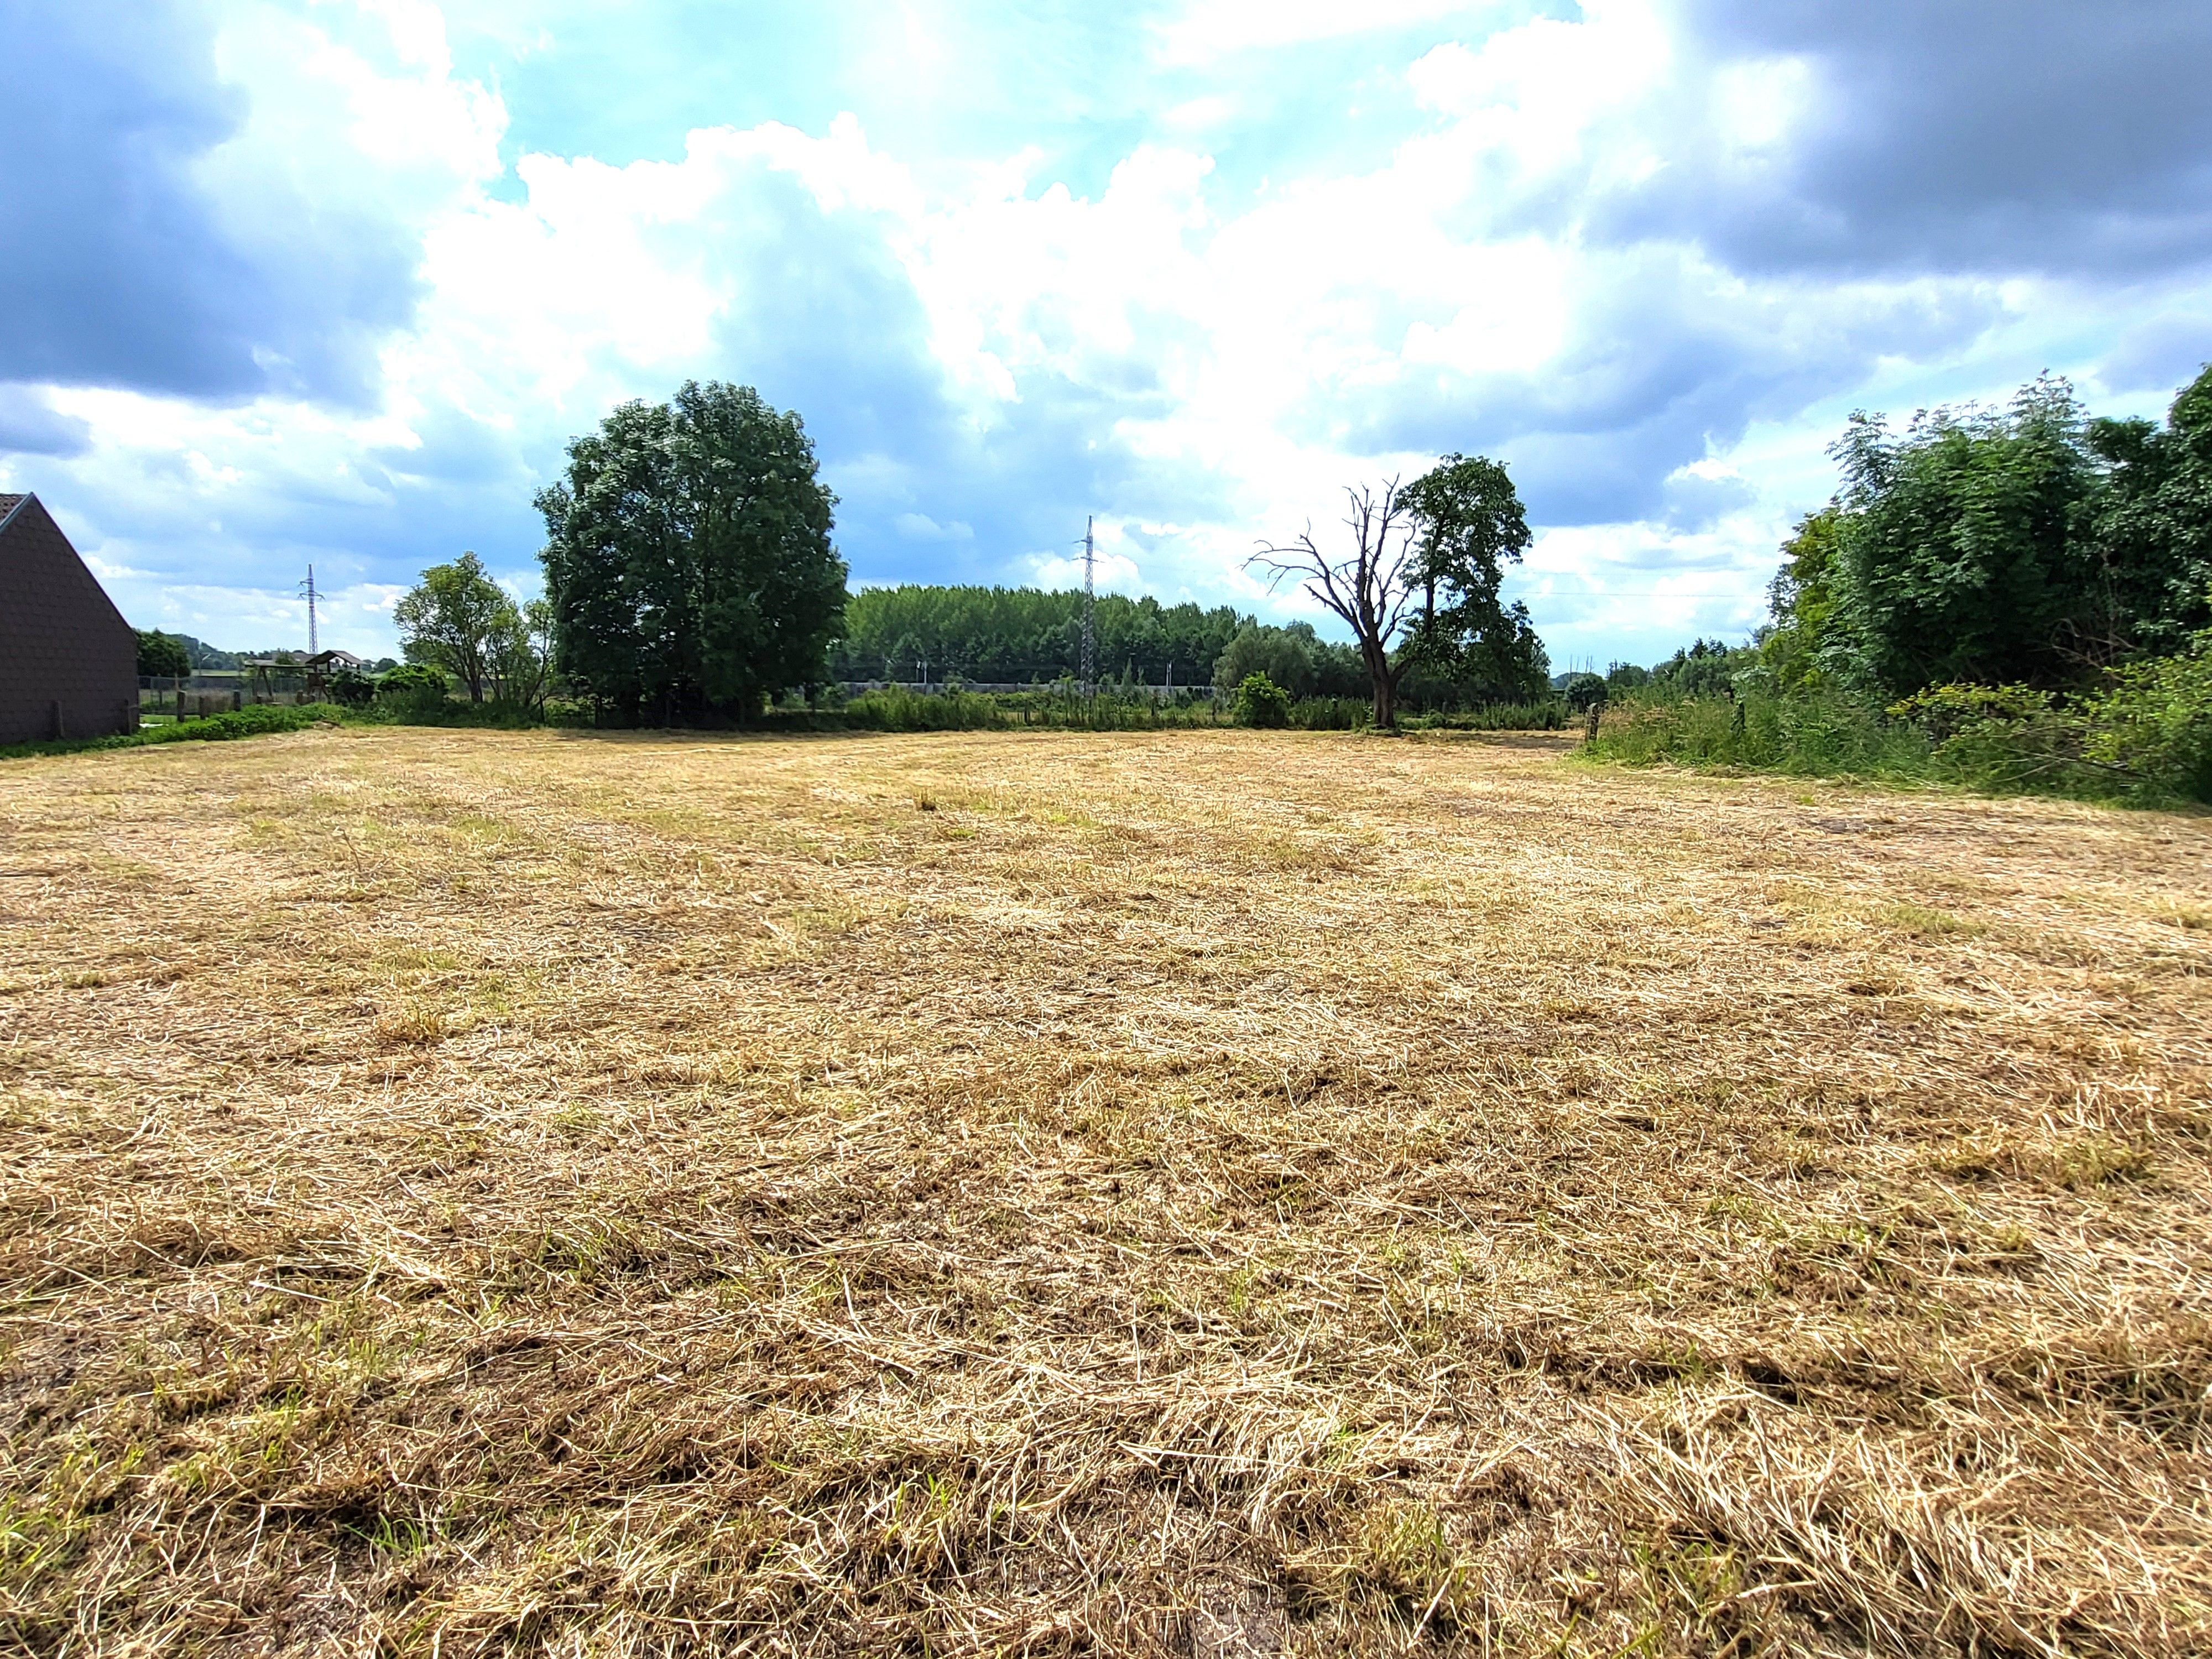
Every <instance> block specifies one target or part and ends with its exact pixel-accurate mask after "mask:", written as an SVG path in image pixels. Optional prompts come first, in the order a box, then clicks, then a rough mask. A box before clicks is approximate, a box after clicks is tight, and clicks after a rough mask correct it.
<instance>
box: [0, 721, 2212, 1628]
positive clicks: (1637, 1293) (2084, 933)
mask: <svg viewBox="0 0 2212 1659" xmlns="http://www.w3.org/2000/svg"><path fill="white" fill-rule="evenodd" d="M2208 848H2212V842H2208V837H2207V834H2206V824H2205V822H2204V821H2203V820H2202V819H2194V818H2182V817H2160V816H2157V815H2150V814H2136V815H2124V814H2117V813H2111V812H2104V811H2096V810H2093V809H2089V808H2085V807H2078V806H2071V805H2063V804H2058V803H2051V802H1990V801H1978V800H1968V799H1959V798H1954V797H1947V796H1941V795H1933V794H1930V795H1922V796H1911V797H1904V796H1896V797H1880V796H1874V795H1863V794H1851V793H1845V792H1842V791H1838V790H1832V789H1826V788H1820V789H1815V790H1809V791H1808V790H1802V789H1801V788H1800V787H1797V786H1787V787H1784V786H1782V785H1778V784H1772V783H1769V782H1763V781H1726V780H1713V779H1697V778H1686V777H1680V776H1674V775H1666V774H1661V773H1643V774H1634V775H1626V774H1621V773H1618V772H1613V771H1607V770H1601V769H1577V768H1576V767H1573V766H1571V764H1569V763H1566V762H1565V761H1564V760H1563V759H1562V758H1561V757H1560V756H1559V753H1558V752H1556V751H1555V750H1552V749H1549V748H1547V747H1545V746H1543V745H1542V744H1536V743H1531V744H1526V745H1522V744H1514V743H1510V742H1504V743H1474V742H1445V741H1436V742H1419V743H1416V742H1401V743H1397V744H1392V743H1388V742H1385V741H1382V740H1377V739H1371V738H1351V737H1334V736H1328V735H1322V734H1310V735H1309V734H1281V735H1274V734H1256V733H1255V734H1230V733H1190V734H1163V735H1157V736H1153V735H1136V734H1128V735H1118V736H1116V735H1102V736H1079V735H1071V734H1052V735H1017V734H994V735H993V736H990V737H988V738H953V737H913V738H836V739H792V740H782V741H761V740H751V741H747V740H734V739H733V740H721V739H710V740H705V741H699V740H693V741H675V740H659V739H653V738H599V737H589V736H563V735H560V734H554V733H545V732H524V733H479V732H468V733H450V732H420V731H374V730H371V731H359V730H344V731H321V732H308V733H302V734H300V735H297V736H290V737H277V738H270V739H268V740H266V741H264V742H262V743H258V744H252V745H225V746H224V747H223V748H222V749H220V750H213V749H199V748H197V746H179V747H173V748H170V749H167V750H142V751H136V752H131V753H124V754H115V755H100V756H86V757H74V758H69V759H58V760H52V761H45V762H40V763H32V764H29V765H27V766H26V767H24V768H22V769H14V770H10V771H9V773H8V774H7V775H6V776H5V777H4V779H0V1294H4V1298H5V1299H4V1304H0V1343H4V1351H0V1432H4V1443H0V1650H4V1651H6V1652H9V1653H14V1654H25V1655H29V1654H38V1655H55V1656H59V1655H72V1656H73V1655H81V1654H85V1655H88V1654H101V1653H112V1654H126V1653H129V1654H137V1653H146V1654H152V1653H161V1654H185V1655H200V1654H205V1655H247V1654H268V1653H279V1652H281V1653H323V1652H328V1653H333V1654H336V1653H345V1654H363V1653H386V1654H410V1655H411V1654H426V1655H438V1656H463V1655H477V1654H495V1653H499V1654H505V1653H541V1652H542V1653H550V1654H562V1655H608V1656H613V1655H633V1654H635V1655H645V1654H678V1653H685V1654H689V1653H760V1654H784V1655H830V1654H885V1653H912V1654H917V1655H919V1654H923V1653H927V1654H931V1655H953V1654H968V1653H975V1654H981V1653H1009V1654H1012V1653H1023V1654H1037V1655H1048V1654H1073V1653H1115V1654H1123V1653H1127V1654H1179V1655H1193V1656H1208V1655H1216V1656H1218V1655H1241V1656H1255V1655H1273V1654H1318V1653H1411V1652H1434V1653H1467V1654H1477V1653H1479V1654H1499V1655H1506V1654H1512V1655H1524V1654H1525V1655H1539V1654H1544V1655H1593V1656H1595V1655H1616V1656H1617V1655H1625V1654H1648V1655H1671V1654H1710V1655H1729V1656H1751V1655H1757V1654H1766V1653H1777V1654H1778V1653H1791V1654H1796V1653H1814V1654H1838V1655H1841V1654H1858V1653H1865V1652H1881V1653H1916V1654H1917V1653H1959V1654H1976V1655H1996V1654H2021V1655H2041V1654H2060V1653H2102V1654H2113V1655H2172V1654H2189V1653H2208V1652H2212V1480H2209V1477H2212V1447H2208V1443H2207V1407H2208V1400H2207V1391H2208V1389H2212V1317H2208V1286H2212V1278H2209V1277H2208V1267H2212V1229H2208V1226H2207V1208H2208V1200H2207V1197H2206V1194H2207V1193H2208V1191H2212V1182H2208V1177H2212V1167H2208V1166H2212V1159H2208V1150H2212V1146H2209V1145H2208V1134H2212V1110H2208V1106H2207V1101H2206V1094H2205V1088H2204V1084H2205V1075H2206V1073H2205V1062H2206V1060H2207V1041H2206V1039H2207V1022H2206V1018H2205V1013H2206V1003H2205V1000H2204V995H2203V987H2204V974H2205V969H2206V967H2207V965H2208V962H2212V948H2208V946H2212V933H2208V931H2207V929H2206V927H2205V924H2206V922H2207V921H2208V919H2212V911H2208V908H2207V904H2208V899H2212V869H2208V862H2207V853H2208Z"/></svg>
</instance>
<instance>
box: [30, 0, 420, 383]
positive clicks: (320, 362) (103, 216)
mask: <svg viewBox="0 0 2212 1659" xmlns="http://www.w3.org/2000/svg"><path fill="white" fill-rule="evenodd" d="M0 40H4V41H5V42H6V54H7V58H6V61H7V69H6V79H7V91H6V94H5V95H4V96H0V202H4V204H5V209H4V212H5V227H6V228H5V232H4V234H0V317H4V318H5V319H6V324H5V326H4V327H0V379H12V380H40V381H44V382H47V383H53V384H71V385H99V386H124V387H130V388H132V389H136V390H143V391H149V392H176V393H183V394H185V395H189V396H196V397H210V398H225V397H243V396H250V395H252V394H254V393H256V392H262V391H264V390H277V391H283V392H294V393H303V394H306V395H307V396H311V397H316V398H329V399H333V400H337V401H343V402H360V401H363V400H365V399H366V398H367V397H368V394H369V391H370V388H371V385H372V382H373V380H374V374H375V361H374V346H375V342H376V340H377V338H378V337H379V336H380V334H381V333H382V332H383V331H386V330H387V329H389V328H391V327H392V326H394V325H397V324H398V323H400V322H403V321H404V320H405V319H406V318H407V316H408V315H409V313H410V310H411V307H412V305H413V288H412V282H413V278H412V271H413V268H414V265H415V263H416V259H417V258H418V257H419V249H418V248H417V247H416V246H415V245H414V244H413V243H412V242H411V241H410V239H409V238H408V236H407V235H406V234H404V231H403V230H402V228H400V227H398V226H396V225H392V224H389V223H386V222H379V221H378V220H377V219H376V218H375V217H374V216H373V215H367V214H363V213H360V212H356V211H353V210H349V209H348V208H346V207H344V206H343V191H340V190H334V189H325V186H327V185H331V183H333V182H336V181H327V180H326V181H320V183H319V185H312V186H310V188H311V189H312V190H313V197H312V198H310V197H301V198H300V199H286V198H284V197H283V196H282V195H280V196H279V197H276V199H261V200H257V201H255V202H253V203H252V204H249V205H250V208H251V211H252V214H253V216H255V218H256V219H257V220H258V221H259V222H261V223H262V224H263V225H268V224H272V223H273V224H276V225H279V226H281V227H282V234H281V238H280V239H277V240H274V241H271V240H267V239H265V238H258V239H257V240H256V242H255V244H254V246H252V247H251V248H248V247H247V246H245V245H243V244H242V243H241V242H240V240H239V239H238V237H236V236H235V235H234V234H232V233H231V232H230V231H229V230H228V228H226V225H225V222H224V217H223V212H222V204H219V203H218V202H216V200H215V199H214V198H213V197H211V196H210V192H209V191H208V190H207V189H206V187H205V186H204V184H203V182H202V180H201V179H200V178H199V177H198V176H197V173H196V164H197V163H198V162H199V161H201V160H202V158H204V156H206V155H207V154H208V153H209V152H210V150H212V149H215V148H216V146H218V145H220V144H222V143H223V142H224V141H225V140H226V139H228V138H229V137H231V136H232V135H233V134H234V132H235V131H237V129H238V127H239V125H240V123H241V121H242V120H243V118H244V117H245V114H246V110H245V106H244V103H243V100H242V99H241V97H240V94H238V93H237V92H235V91H234V89H232V88H228V87H226V86H224V85H223V84H222V82H221V81H220V79H219V77H218V76H217V74H216V65H215V59H214V52H213V27H212V25H211V23H210V21H209V19H208V17H207V16H206V15H205V13H204V10H203V9H201V8H199V7H197V6H194V5H192V4H191V3H189V0H0Z"/></svg>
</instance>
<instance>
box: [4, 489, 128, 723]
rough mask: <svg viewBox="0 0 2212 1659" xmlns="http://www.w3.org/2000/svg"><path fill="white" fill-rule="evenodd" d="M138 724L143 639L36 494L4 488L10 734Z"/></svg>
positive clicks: (6, 713)
mask: <svg viewBox="0 0 2212 1659" xmlns="http://www.w3.org/2000/svg"><path fill="white" fill-rule="evenodd" d="M137 725H138V639H137V635H135V634H133V633H132V632H131V624H130V623H126V622H125V621H124V620H123V613H122V612H121V611H118V610H117V609H116V608H115V605H114V603H113V601H112V600H111V599H109V598H108V597H107V594H106V592H105V591H104V590H103V589H102V588H101V587H100V583H99V580H97V579H96V578H95V577H94V575H93V574H92V572H91V571H89V570H88V569H86V568H85V565H84V561H83V560H82V559H80V558H79V557H77V556H76V549H75V548H73V547H71V546H70V543H69V538H68V537H66V536H64V534H62V531H61V526H59V525H58V524H56V523H55V522H54V521H53V520H52V518H50V517H49V516H48V515H47V513H46V508H45V507H41V506H40V504H39V498H38V497H37V496H35V495H0V743H34V742H37V741H39V740H40V739H42V738H52V737H64V738H94V737H103V736H105V735H106V734H107V733H109V732H130V731H135V730H137Z"/></svg>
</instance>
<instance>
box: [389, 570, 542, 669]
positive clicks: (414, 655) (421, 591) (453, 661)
mask: <svg viewBox="0 0 2212 1659" xmlns="http://www.w3.org/2000/svg"><path fill="white" fill-rule="evenodd" d="M392 622H393V623H395V624H397V626H398V629H399V638H400V641H401V645H402V654H404V656H405V657H406V659H407V660H408V661H410V662H411V663H420V664H422V665H424V666H425V667H429V668H441V669H443V670H445V671H446V672H447V673H449V674H451V675H453V678H456V679H458V680H459V681H460V683H461V684H463V685H465V686H466V687H468V689H469V701H470V702H483V696H484V689H485V687H486V686H487V685H488V684H491V683H492V681H493V678H494V674H495V668H496V665H497V662H498V659H499V654H500V651H501V641H503V640H505V639H506V638H507V635H509V634H511V633H512V632H513V629H514V628H515V627H516V625H517V623H516V613H515V606H514V601H513V599H510V598H508V597H507V590H506V589H505V588H503V587H501V586H500V585H499V584H498V583H497V582H495V581H494V580H492V579H491V576H490V574H489V572H487V571H486V570H485V569H484V568H483V560H481V559H479V558H477V556H476V555H475V554H473V553H464V554H462V555H461V556H460V557H459V558H458V559H456V560H454V561H453V563H451V564H435V565H432V566H431V567H430V568H428V570H426V571H424V572H423V573H422V580H421V581H419V582H417V583H416V585H415V586H413V587H412V588H410V590H408V592H407V593H406V595H405V597H404V598H403V599H401V600H400V601H399V603H398V605H394V606H393V607H392Z"/></svg>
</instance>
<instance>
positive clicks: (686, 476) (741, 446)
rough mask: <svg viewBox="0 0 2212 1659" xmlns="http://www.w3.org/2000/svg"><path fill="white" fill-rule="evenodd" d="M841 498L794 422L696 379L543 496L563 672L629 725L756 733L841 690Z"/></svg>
mask: <svg viewBox="0 0 2212 1659" xmlns="http://www.w3.org/2000/svg"><path fill="white" fill-rule="evenodd" d="M835 506H836V497H835V496H834V495H832V494H831V493H830V492H829V489H827V488H825V487H824V486H823V483H821V481H820V479H819V478H818V477H817V475H816V466H815V458H814V447H813V445H812V443H811V441H810V440H809V439H808V438H807V435H806V433H805V428H804V426H803V425H802V424H801V422H800V421H799V416H797V415H796V414H794V413H789V412H785V413H781V414H779V413H778V412H777V411H776V410H774V409H773V408H771V407H770V406H769V404H767V403H766V402H765V401H763V398H761V396H760V394H759V393H758V392H756V391H754V390H753V389H752V388H751V387H750V386H729V385H726V384H724V383H722V382H720V381H709V382H707V383H706V384H704V385H702V384H700V383H698V382H696V381H690V382H686V383H685V385H684V386H683V388H682V389H681V390H680V391H678V392H677V394H676V396H675V397H674V398H671V399H670V400H669V401H668V402H667V403H665V404H644V403H632V404H623V406H622V407H621V408H619V409H617V410H615V411H614V412H613V413H612V414H611V415H610V416H607V417H606V419H605V421H604V422H601V423H600V426H599V430H598V431H597V432H594V433H592V434H589V435H586V436H583V437H580V438H578V439H576V440H575V441H574V442H573V443H571V444H570V445H569V446H568V475H567V477H564V478H563V479H562V481H561V482H559V483H556V484H554V485H553V486H551V487H550V488H549V489H545V490H544V491H542V492H541V493H540V494H539V495H538V510H539V511H540V512H541V513H544V518H545V530H546V544H545V547H544V552H543V553H542V554H541V557H542V558H543V560H544V566H545V586H546V596H547V599H548V602H549V605H550V612H551V615H550V622H551V638H552V647H553V656H554V661H555V664H556V667H557V668H558V670H559V671H560V672H561V673H562V674H563V675H565V676H566V677H567V678H568V680H569V682H570V683H571V684H573V685H574V686H575V687H576V688H577V689H578V690H580V691H582V692H583V693H585V694H586V695H587V696H591V697H592V698H593V699H595V700H596V701H597V702H599V704H600V705H601V706H602V708H605V709H607V710H609V711H611V713H613V714H614V715H615V716H616V717H617V718H618V719H623V720H631V721H635V720H639V719H641V718H645V717H647V716H650V717H653V718H658V719H660V720H670V721H673V720H698V719H712V718H738V719H742V718H745V717H747V716H750V715H751V714H756V713H757V712H758V711H759V709H760V708H761V707H762V706H763V703H764V702H765V701H766V700H767V699H768V698H769V697H771V696H774V695H775V693H777V692H779V691H781V690H785V689H787V688H789V687H793V686H799V685H805V684H814V683H817V682H819V681H821V680H823V678H827V673H828V665H827V660H826V659H827V654H828V650H829V643H830V641H831V640H832V639H834V638H835V637H836V635H837V633H838V631H839V625H840V622H841V619H842V617H843V614H844V610H845V599H846V596H845V565H844V562H843V561H842V559H840V558H839V557H838V556H837V553H836V549H835V548H834V547H833V546H832V545H831V544H830V539H829V532H830V529H831V526H832V522H833V517H832V515H833V509H834V508H835Z"/></svg>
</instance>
